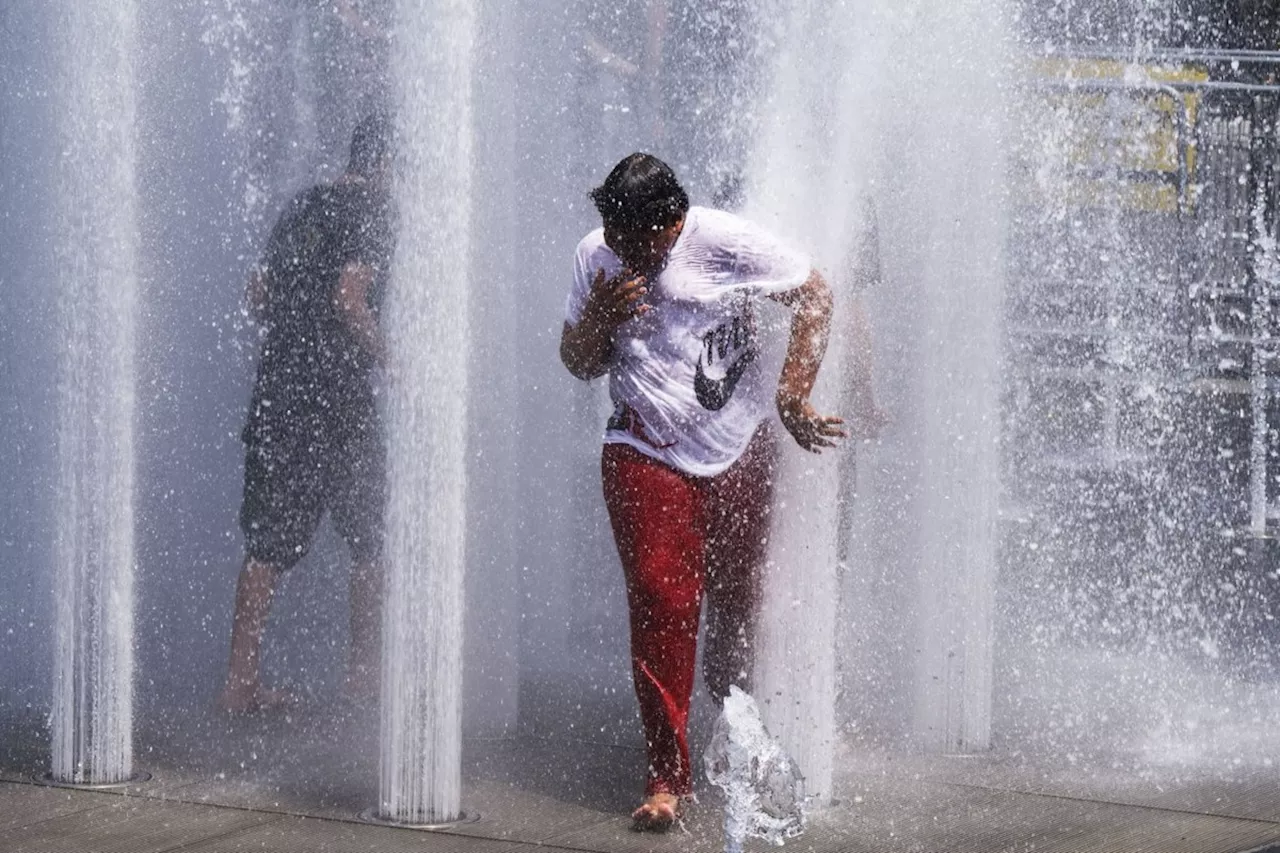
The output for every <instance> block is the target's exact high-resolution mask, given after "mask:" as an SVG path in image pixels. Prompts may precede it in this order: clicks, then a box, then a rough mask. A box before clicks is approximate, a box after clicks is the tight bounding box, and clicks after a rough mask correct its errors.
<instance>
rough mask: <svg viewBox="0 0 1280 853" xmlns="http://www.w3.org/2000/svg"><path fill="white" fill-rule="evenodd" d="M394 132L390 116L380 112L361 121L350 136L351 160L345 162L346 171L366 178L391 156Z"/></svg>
mask: <svg viewBox="0 0 1280 853" xmlns="http://www.w3.org/2000/svg"><path fill="white" fill-rule="evenodd" d="M394 132H395V131H394V128H393V127H392V125H391V116H390V115H388V114H387V113H385V112H383V111H381V110H379V111H378V112H374V113H370V114H369V115H367V116H365V117H364V118H363V119H361V120H360V123H359V124H357V125H356V129H355V130H354V131H353V132H352V134H351V159H350V160H349V161H348V162H347V171H348V172H353V173H355V174H357V175H364V176H366V177H367V176H368V175H369V174H370V173H372V172H373V170H374V169H376V168H378V165H379V164H380V163H382V161H383V160H385V159H386V158H387V157H390V156H391V139H392V135H393V134H394Z"/></svg>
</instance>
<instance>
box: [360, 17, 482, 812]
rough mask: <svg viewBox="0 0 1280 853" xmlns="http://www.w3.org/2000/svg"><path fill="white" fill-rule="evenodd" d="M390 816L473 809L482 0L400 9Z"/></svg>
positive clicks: (387, 699) (386, 799)
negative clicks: (467, 666)
mask: <svg viewBox="0 0 1280 853" xmlns="http://www.w3.org/2000/svg"><path fill="white" fill-rule="evenodd" d="M396 20H397V24H398V27H399V34H400V37H399V38H398V39H397V41H396V48H395V50H396V53H395V59H394V66H393V68H394V78H395V79H394V81H393V86H394V92H395V100H394V103H395V106H396V110H397V130H398V149H399V157H400V169H399V171H398V174H397V184H396V206H397V211H398V216H399V224H398V228H399V241H398V249H397V252H396V258H395V261H394V265H393V269H392V285H391V292H390V293H389V294H388V299H387V305H386V308H385V313H384V317H385V321H384V322H385V326H386V329H387V333H388V341H389V342H390V347H391V365H392V371H393V375H392V380H391V383H390V391H389V394H388V396H389V402H388V436H389V450H390V453H389V458H390V472H389V484H388V486H389V502H388V507H387V520H386V523H387V550H386V560H387V570H388V573H387V582H386V588H385V598H384V617H383V668H382V736H381V737H382V746H381V782H380V790H379V816H380V817H382V818H384V819H387V820H394V821H399V822H402V823H409V824H423V823H427V824H434V823H442V822H448V821H453V820H457V819H458V818H460V817H461V816H462V812H461V802H460V800H461V790H460V789H461V760H462V757H461V745H462V720H461V708H462V644H463V579H464V560H465V558H466V549H465V542H466V537H465V531H466V521H467V519H466V491H467V490H466V447H467V428H466V427H467V405H466V400H467V359H468V349H469V346H470V328H469V323H468V304H469V298H470V297H469V286H470V279H469V275H468V273H467V270H468V269H469V264H470V260H471V254H470V230H471V229H470V226H471V223H470V218H471V217H470V211H471V200H470V193H471V161H472V118H471V110H472V98H471V75H472V65H473V50H474V40H475V29H476V11H475V9H474V8H473V4H471V3H470V2H469V0H437V2H434V3H418V2H411V0H405V2H401V3H400V4H399V6H398V8H397V17H396Z"/></svg>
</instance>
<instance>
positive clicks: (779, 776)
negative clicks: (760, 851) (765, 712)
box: [702, 687, 808, 853]
mask: <svg viewBox="0 0 1280 853" xmlns="http://www.w3.org/2000/svg"><path fill="white" fill-rule="evenodd" d="M702 760H703V762H704V765H705V766H706V769H707V778H708V779H710V780H711V782H712V783H713V784H715V785H716V786H717V787H719V788H720V789H721V790H722V791H724V794H725V800H726V802H725V814H724V834H725V845H724V849H725V851H726V853H739V851H741V850H742V843H743V842H744V841H746V840H747V838H748V837H752V838H762V839H764V840H765V841H768V842H769V843H770V844H774V845H778V846H781V845H782V844H784V843H785V842H786V840H787V839H788V838H795V837H796V836H798V835H800V833H802V832H804V828H805V822H806V814H805V809H806V806H807V804H808V798H807V797H806V796H805V793H804V777H803V776H801V775H800V770H799V768H798V767H796V764H795V762H794V761H792V760H791V756H789V755H787V754H786V753H785V752H783V750H782V747H781V746H780V745H779V744H778V741H777V740H775V739H774V738H773V737H772V736H771V735H770V734H769V732H767V731H766V730H765V727H764V723H763V722H762V721H761V719H760V708H759V706H758V705H756V700H755V699H752V698H751V696H750V695H749V694H747V693H745V692H743V691H742V690H739V689H738V688H737V687H730V688H729V696H728V698H726V699H725V700H724V710H722V711H721V712H720V718H719V719H718V720H716V727H715V732H714V733H713V734H712V736H711V743H710V745H708V746H707V751H706V752H705V753H704V754H703V757H702Z"/></svg>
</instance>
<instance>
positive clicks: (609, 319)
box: [583, 269, 650, 332]
mask: <svg viewBox="0 0 1280 853" xmlns="http://www.w3.org/2000/svg"><path fill="white" fill-rule="evenodd" d="M648 292H649V283H648V281H647V280H646V279H645V277H644V276H642V275H635V274H634V273H632V272H631V270H628V269H623V270H622V271H621V272H619V273H618V274H617V275H615V276H614V277H613V278H609V279H606V278H605V277H604V270H597V271H596V278H595V281H594V282H592V284H591V294H590V296H588V297H587V305H586V308H585V310H584V311H583V313H584V314H585V315H587V316H589V317H591V318H592V319H593V320H594V321H595V322H596V323H599V324H600V326H601V327H602V328H604V329H605V330H607V331H608V332H612V331H613V330H614V329H616V328H617V327H618V326H620V325H622V324H623V323H625V322H626V321H628V320H630V319H631V318H632V317H642V316H644V314H646V313H647V312H648V311H649V308H650V306H649V304H648V303H646V302H645V301H644V297H645V294H646V293H648Z"/></svg>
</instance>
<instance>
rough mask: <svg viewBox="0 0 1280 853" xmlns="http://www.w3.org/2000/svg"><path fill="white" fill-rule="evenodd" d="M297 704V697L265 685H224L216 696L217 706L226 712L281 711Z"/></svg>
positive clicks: (256, 712)
mask: <svg viewBox="0 0 1280 853" xmlns="http://www.w3.org/2000/svg"><path fill="white" fill-rule="evenodd" d="M297 704H298V697H296V696H294V695H293V694H292V693H289V692H287V691H285V690H268V689H267V688H265V687H254V688H249V689H245V688H239V689H237V688H233V687H231V686H230V685H228V686H227V687H225V688H224V689H223V691H222V695H221V696H219V697H218V707H219V708H220V709H221V710H223V711H226V712H227V713H228V714H261V713H263V712H271V711H281V710H285V709H287V708H291V707H293V706H294V705H297Z"/></svg>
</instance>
